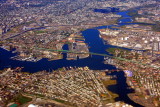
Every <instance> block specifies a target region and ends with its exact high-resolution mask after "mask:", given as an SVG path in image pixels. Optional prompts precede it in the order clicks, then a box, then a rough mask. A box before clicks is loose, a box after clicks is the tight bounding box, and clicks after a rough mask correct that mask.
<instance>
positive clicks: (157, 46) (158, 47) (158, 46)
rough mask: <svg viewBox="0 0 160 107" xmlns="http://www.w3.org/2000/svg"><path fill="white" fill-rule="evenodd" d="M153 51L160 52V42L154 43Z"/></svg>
mask: <svg viewBox="0 0 160 107" xmlns="http://www.w3.org/2000/svg"><path fill="white" fill-rule="evenodd" d="M152 49H153V51H160V42H154V43H153V47H152Z"/></svg>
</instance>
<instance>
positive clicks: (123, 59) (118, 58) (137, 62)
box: [35, 47, 160, 69]
mask: <svg viewBox="0 0 160 107" xmlns="http://www.w3.org/2000/svg"><path fill="white" fill-rule="evenodd" d="M35 49H39V50H46V51H55V52H64V53H75V54H90V55H99V56H107V57H110V58H113V59H117V60H120V61H127V62H133V63H136V64H139V65H143V66H147V67H152V68H156V69H160V67H155V66H153V65H150V64H144V63H142V62H139V61H133V60H129V59H126V58H121V57H115V56H111V55H107V54H100V53H94V52H74V51H70V50H54V49H46V48H38V47H35Z"/></svg>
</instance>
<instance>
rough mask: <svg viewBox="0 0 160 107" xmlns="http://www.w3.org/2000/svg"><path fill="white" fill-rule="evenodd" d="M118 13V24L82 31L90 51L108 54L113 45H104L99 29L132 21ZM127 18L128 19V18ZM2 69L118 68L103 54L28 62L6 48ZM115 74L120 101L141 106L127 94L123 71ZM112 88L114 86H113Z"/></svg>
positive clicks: (0, 57)
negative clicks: (20, 59) (13, 58)
mask: <svg viewBox="0 0 160 107" xmlns="http://www.w3.org/2000/svg"><path fill="white" fill-rule="evenodd" d="M117 14H120V15H122V17H123V18H122V19H121V20H119V22H120V21H121V22H122V23H120V24H118V25H117V26H116V25H109V26H100V27H96V28H93V29H87V30H85V31H83V32H82V35H83V36H84V38H85V43H87V44H88V45H89V47H91V48H89V51H90V52H95V53H100V54H108V53H107V52H106V51H105V50H106V49H107V48H110V47H113V46H111V45H109V44H107V45H104V44H103V41H102V39H101V38H100V37H99V32H98V30H97V29H101V28H111V27H112V26H115V27H119V26H121V25H125V24H126V22H131V21H132V19H131V17H128V16H127V15H126V14H127V12H119V13H117ZM126 19H127V20H126ZM67 48H68V47H67V45H64V47H63V49H65V50H66V49H67ZM0 52H1V53H0V69H4V68H6V67H24V71H27V72H31V73H33V72H38V71H42V70H47V71H51V70H55V69H58V68H62V67H70V66H72V67H85V66H88V67H89V68H90V69H91V70H105V69H116V67H115V66H113V65H106V64H104V63H103V61H104V57H103V56H96V55H92V56H90V57H88V58H84V59H77V60H66V53H63V55H64V58H63V59H60V60H55V61H48V60H47V59H42V60H40V61H38V62H27V61H17V60H12V59H10V58H11V57H13V56H15V55H16V53H12V52H9V51H6V50H4V49H0ZM113 74H114V75H117V78H118V79H117V81H118V84H117V86H116V87H117V89H116V90H115V93H118V94H119V98H118V99H117V100H118V101H124V102H126V103H128V104H131V105H133V106H136V107H138V106H140V105H138V104H136V103H134V102H133V101H131V100H130V99H129V98H128V96H127V94H128V93H129V92H130V91H129V90H127V84H126V78H125V77H124V73H123V72H114V73H113ZM111 90H112V88H111Z"/></svg>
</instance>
